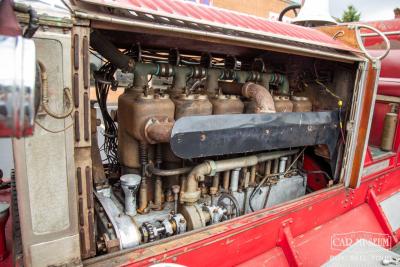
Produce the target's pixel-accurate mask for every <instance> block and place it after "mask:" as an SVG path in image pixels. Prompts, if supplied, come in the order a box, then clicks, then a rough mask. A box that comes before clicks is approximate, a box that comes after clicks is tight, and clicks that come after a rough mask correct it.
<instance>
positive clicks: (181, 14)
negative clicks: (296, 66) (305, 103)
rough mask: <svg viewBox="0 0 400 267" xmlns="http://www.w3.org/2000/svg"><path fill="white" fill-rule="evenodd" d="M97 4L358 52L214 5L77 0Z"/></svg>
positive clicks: (168, 0) (166, 0)
mask: <svg viewBox="0 0 400 267" xmlns="http://www.w3.org/2000/svg"><path fill="white" fill-rule="evenodd" d="M79 1H81V2H86V3H91V4H95V5H100V6H111V7H118V8H123V9H127V10H131V11H135V12H144V13H146V14H154V15H162V16H164V17H172V18H177V19H182V20H188V21H194V22H197V23H201V24H208V25H211V24H213V25H216V24H218V25H219V26H221V27H223V28H234V29H235V30H239V31H243V32H246V31H247V32H248V31H249V30H252V31H257V32H258V33H260V34H267V35H273V36H276V37H278V38H281V39H295V40H298V41H301V42H304V43H312V44H318V45H321V46H325V47H329V48H334V49H339V50H345V51H358V50H356V49H354V48H352V47H349V46H347V45H345V44H343V43H342V42H340V41H338V40H335V39H333V38H332V37H330V36H328V35H327V34H325V33H323V32H321V31H319V30H316V29H313V28H306V27H301V26H297V25H293V24H287V23H283V22H279V21H268V20H266V19H264V18H261V17H256V16H251V15H247V14H244V13H239V12H234V11H230V10H225V9H221V8H216V7H210V6H206V5H201V4H196V3H193V2H190V1H181V0H156V1H153V0H116V1H115V0H112V1H111V0H79Z"/></svg>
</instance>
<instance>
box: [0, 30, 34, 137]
mask: <svg viewBox="0 0 400 267" xmlns="http://www.w3.org/2000/svg"><path fill="white" fill-rule="evenodd" d="M0 58H1V59H2V63H1V64H0V137H16V138H21V137H26V136H30V135H32V134H33V126H34V123H35V122H34V119H35V114H36V110H37V106H38V105H37V104H38V100H39V95H38V91H39V88H40V86H39V85H38V83H39V81H40V79H39V76H38V68H37V67H36V56H35V44H34V42H33V40H31V39H25V38H23V37H21V36H17V37H11V36H4V35H0Z"/></svg>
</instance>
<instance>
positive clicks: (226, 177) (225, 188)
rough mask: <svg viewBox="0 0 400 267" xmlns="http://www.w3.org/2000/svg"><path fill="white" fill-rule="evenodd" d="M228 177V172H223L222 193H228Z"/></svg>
mask: <svg viewBox="0 0 400 267" xmlns="http://www.w3.org/2000/svg"><path fill="white" fill-rule="evenodd" d="M229 177H230V172H229V171H225V172H224V180H223V188H224V192H228V190H229Z"/></svg>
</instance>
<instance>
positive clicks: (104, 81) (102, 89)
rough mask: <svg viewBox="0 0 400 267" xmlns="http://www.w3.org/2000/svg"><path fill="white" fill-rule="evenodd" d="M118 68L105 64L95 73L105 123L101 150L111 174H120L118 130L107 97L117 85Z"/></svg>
mask: <svg viewBox="0 0 400 267" xmlns="http://www.w3.org/2000/svg"><path fill="white" fill-rule="evenodd" d="M116 70H117V68H116V67H115V66H114V65H112V64H111V63H110V62H107V63H105V64H104V65H103V66H102V67H101V68H100V69H99V70H98V71H97V72H95V75H94V77H95V89H96V98H97V103H98V105H99V109H100V112H101V115H102V117H103V123H104V133H102V134H103V136H104V144H103V145H102V146H101V150H102V151H104V154H105V155H106V160H105V162H106V163H108V171H109V173H118V172H119V161H118V151H117V149H118V138H117V136H118V128H117V125H116V123H115V122H114V120H113V119H112V117H111V115H110V113H109V112H108V109H107V97H108V93H109V91H110V89H111V88H112V86H114V85H116V82H115V79H114V74H115V71H116Z"/></svg>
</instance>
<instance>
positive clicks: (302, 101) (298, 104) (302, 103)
mask: <svg viewBox="0 0 400 267" xmlns="http://www.w3.org/2000/svg"><path fill="white" fill-rule="evenodd" d="M291 100H292V103H293V112H310V111H312V103H311V101H310V99H309V98H308V97H305V96H292V99H291Z"/></svg>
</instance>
